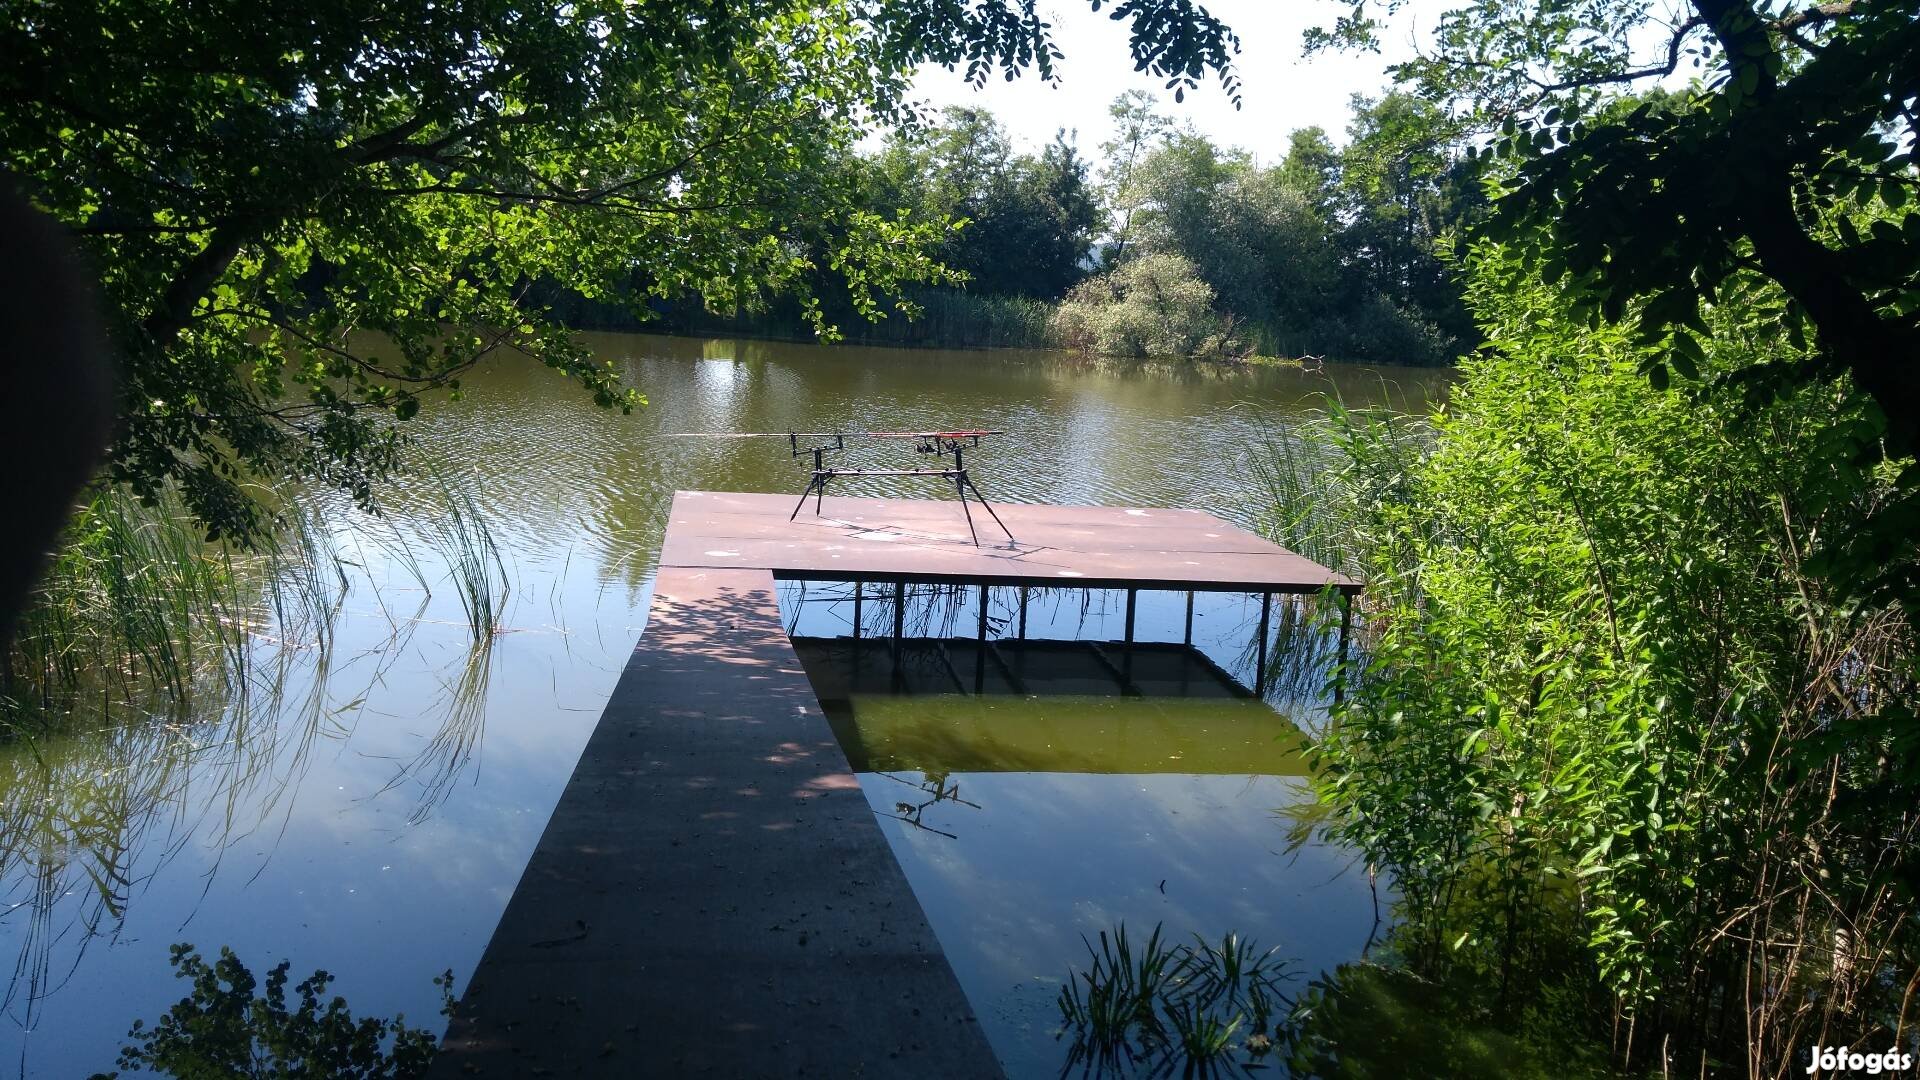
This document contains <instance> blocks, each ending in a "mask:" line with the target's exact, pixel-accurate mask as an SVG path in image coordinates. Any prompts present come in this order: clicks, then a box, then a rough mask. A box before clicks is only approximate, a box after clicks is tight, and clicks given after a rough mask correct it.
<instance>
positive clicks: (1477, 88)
mask: <svg viewBox="0 0 1920 1080" xmlns="http://www.w3.org/2000/svg"><path fill="white" fill-rule="evenodd" d="M1400 2H1401V0H1386V2H1385V3H1376V2H1375V0H1358V2H1356V3H1355V4H1354V5H1353V6H1352V8H1351V9H1350V11H1349V14H1348V15H1347V16H1346V17H1344V18H1342V19H1341V20H1339V21H1338V22H1337V23H1336V24H1335V25H1334V26H1333V27H1331V28H1329V29H1327V30H1324V31H1321V32H1319V33H1318V34H1317V35H1313V39H1314V40H1316V41H1318V42H1319V43H1322V44H1327V43H1333V42H1346V43H1360V44H1370V43H1372V41H1373V39H1374V36H1375V35H1376V34H1377V32H1378V29H1379V22H1378V18H1377V15H1378V14H1379V13H1380V12H1381V11H1382V10H1383V9H1384V10H1391V9H1393V8H1396V7H1398V6H1400ZM1436 43H1437V46H1438V47H1437V48H1436V49H1435V50H1434V51H1433V52H1432V53H1431V54H1430V55H1428V56H1425V57H1422V58H1421V59H1419V60H1416V61H1413V62H1410V63H1408V64H1405V65H1402V66H1401V67H1400V68H1399V69H1398V71H1397V74H1398V75H1399V76H1400V77H1401V78H1402V79H1404V80H1407V81H1409V82H1411V83H1412V84H1414V85H1415V86H1416V87H1418V88H1419V90H1420V91H1421V92H1422V93H1423V94H1425V95H1426V96H1427V97H1429V98H1430V99H1432V100H1435V101H1441V102H1446V103H1451V104H1455V105H1460V106H1463V107H1464V111H1465V114H1466V115H1467V116H1468V117H1469V118H1470V119H1472V120H1475V121H1477V122H1479V123H1480V124H1481V125H1483V126H1484V127H1486V128H1489V129H1491V128H1496V127H1497V129H1498V132H1499V134H1498V136H1497V138H1496V142H1495V144H1494V145H1495V149H1496V150H1497V152H1499V154H1500V155H1501V156H1502V157H1503V159H1504V160H1505V162H1506V168H1507V170H1508V171H1509V173H1510V176H1509V177H1508V179H1507V180H1506V182H1505V185H1504V190H1503V192H1502V194H1501V196H1500V197H1499V198H1498V199H1497V200H1496V202H1495V203H1494V206H1493V213H1492V215H1491V217H1490V219H1489V221H1488V224H1487V227H1486V229H1485V231H1484V233H1483V235H1487V236H1491V237H1495V238H1498V239H1501V240H1503V241H1505V242H1507V243H1509V244H1511V245H1513V246H1514V247H1515V249H1516V251H1517V252H1518V253H1519V254H1520V255H1522V256H1523V257H1524V258H1525V259H1526V260H1527V261H1528V263H1529V265H1532V266H1536V267H1538V268H1539V269H1540V271H1541V272H1542V273H1543V274H1544V275H1545V277H1546V278H1547V280H1548V281H1550V282H1560V281H1565V282H1566V283H1567V285H1566V287H1567V288H1568V289H1569V290H1570V292H1569V295H1570V296H1572V297H1573V298H1574V300H1575V303H1576V307H1577V309H1578V311H1579V313H1580V314H1581V315H1582V317H1584V318H1586V319H1588V320H1590V322H1591V323H1592V324H1595V325H1597V324H1598V323H1599V322H1601V321H1608V322H1613V321H1618V320H1620V319H1622V318H1625V317H1627V316H1628V315H1629V314H1631V316H1632V319H1633V323H1634V325H1635V327H1636V330H1637V333H1638V338H1639V340H1640V341H1641V342H1643V343H1645V344H1647V345H1649V346H1652V348H1651V349H1650V351H1649V352H1647V353H1646V354H1645V355H1644V357H1643V359H1642V363H1643V365H1644V368H1645V371H1646V373H1647V375H1648V376H1649V377H1650V378H1651V379H1652V380H1653V381H1654V383H1655V385H1656V386H1665V385H1666V384H1667V382H1668V380H1669V379H1670V378H1671V375H1670V373H1678V374H1679V375H1681V376H1682V377H1687V378H1691V377H1694V376H1696V375H1697V374H1698V373H1699V372H1700V369H1701V367H1702V357H1703V351H1704V348H1705V345H1704V343H1705V341H1706V339H1707V338H1709V337H1710V336H1711V334H1712V317H1711V315H1710V314H1709V309H1710V308H1712V307H1714V306H1715V305H1734V306H1743V305H1754V304H1770V305H1773V308H1774V313H1775V315H1776V316H1777V319H1778V321H1779V322H1780V323H1781V325H1783V326H1784V327H1785V328H1786V331H1787V333H1788V334H1789V337H1790V340H1791V342H1792V343H1793V344H1794V346H1795V347H1794V348H1792V349H1790V350H1783V351H1781V352H1779V353H1777V354H1773V355H1765V356H1755V357H1752V362H1751V363H1749V364H1747V365H1744V366H1742V367H1741V368H1739V369H1738V370H1734V371H1727V372H1723V373H1721V375H1720V376H1719V378H1721V379H1722V380H1724V381H1726V382H1728V383H1731V384H1734V385H1738V386H1741V387H1742V388H1743V389H1744V390H1745V391H1746V392H1747V394H1748V397H1749V400H1750V401H1751V402H1752V403H1755V404H1759V403H1764V402H1765V401H1766V400H1768V399H1770V398H1771V397H1773V396H1775V395H1777V394H1781V393H1785V392H1787V391H1788V390H1789V389H1790V388H1792V387H1795V386H1799V385H1804V384H1807V383H1810V382H1823V381H1830V380H1833V379H1836V378H1839V377H1841V376H1845V377H1846V379H1847V380H1848V381H1849V383H1850V385H1852V386H1853V387H1855V388H1857V389H1858V390H1859V391H1860V392H1862V393H1864V394H1865V395H1867V396H1868V397H1869V398H1870V399H1871V400H1872V401H1873V402H1874V403H1875V405H1876V406H1877V409H1876V410H1875V412H1876V415H1875V417H1874V418H1873V420H1872V423H1871V425H1870V426H1869V427H1868V428H1865V429H1862V430H1861V431H1860V432H1858V433H1856V434H1855V435H1852V436H1849V437H1848V438H1847V439H1845V440H1843V441H1842V442H1841V443H1838V444H1836V445H1835V446H1834V447H1833V448H1831V452H1832V453H1833V454H1834V455H1835V456H1836V457H1837V458H1838V459H1840V460H1843V461H1847V462H1849V463H1850V464H1851V466H1852V467H1853V468H1855V469H1856V470H1857V471H1859V472H1860V473H1861V474H1862V475H1863V476H1864V474H1865V472H1867V471H1869V470H1871V469H1873V468H1874V467H1875V465H1876V464H1877V463H1878V462H1879V461H1881V460H1883V459H1887V458H1893V459H1900V458H1908V457H1911V456H1912V455H1913V454H1914V453H1915V451H1916V450H1920V218H1917V217H1915V215H1914V213H1913V208H1912V204H1913V203H1914V201H1915V200H1914V196H1915V194H1916V189H1920V143H1916V140H1915V137H1916V135H1920V112H1916V109H1915V104H1914V102H1915V99H1916V97H1917V96H1920V14H1916V12H1915V10H1914V7H1913V5H1912V4H1911V3H1909V2H1905V0H1831V2H1825V3H1817V4H1805V3H1798V2H1792V0H1690V2H1689V3H1688V4H1686V5H1684V6H1683V7H1682V8H1681V10H1680V13H1679V16H1678V17H1677V18H1676V19H1675V20H1674V21H1672V22H1668V21H1667V20H1666V18H1665V13H1664V11H1663V9H1661V8H1659V7H1658V6H1657V5H1648V4H1645V3H1641V2H1640V0H1589V2H1584V3H1579V4H1572V5H1565V4H1554V3H1545V2H1538V0H1536V2H1527V3H1521V4H1518V5H1515V4H1510V3H1505V2H1503V0H1472V2H1470V3H1466V4H1464V5H1463V6H1461V7H1459V8H1458V9H1456V10H1454V11H1452V12H1450V13H1449V14H1448V15H1446V16H1445V17H1444V18H1443V19H1442V21H1441V24H1440V26H1439V28H1438V32H1437V37H1436ZM1689 74H1691V75H1693V76H1694V79H1695V81H1694V82H1693V84H1692V86H1691V87H1690V88H1689V89H1687V90H1686V91H1685V92H1683V93H1680V94H1665V93H1654V94H1651V95H1650V96H1649V97H1647V98H1646V99H1644V100H1641V101H1638V102H1635V103H1630V104H1628V105H1627V106H1625V107H1621V106H1619V105H1618V104H1617V98H1616V97H1615V96H1614V95H1616V94H1617V93H1618V92H1619V91H1621V90H1622V89H1637V90H1653V89H1657V88H1658V87H1659V86H1660V84H1661V82H1662V81H1664V80H1670V78H1671V77H1674V76H1680V77H1684V76H1686V75H1689ZM1801 343H1805V344H1806V345H1808V346H1809V347H1808V348H1804V349H1803V348H1800V347H1798V346H1799V345H1800V344H1801ZM1901 487H1902V489H1903V492H1904V496H1903V497H1902V498H1900V499H1897V500H1894V501H1892V502H1890V503H1888V504H1887V505H1886V506H1885V507H1883V508H1882V509H1881V511H1880V512H1879V513H1877V514H1876V515H1875V516H1874V518H1873V519H1872V520H1871V521H1868V522H1863V523H1860V525H1859V527H1858V528H1856V529H1855V530H1853V531H1852V532H1851V533H1850V534H1849V535H1848V536H1847V537H1846V538H1845V539H1844V542H1843V543H1842V544H1841V545H1840V546H1837V547H1834V548H1831V549H1829V550H1827V551H1825V552H1823V553H1822V560H1823V563H1824V564H1825V565H1826V567H1827V569H1828V570H1829V571H1831V572H1833V573H1835V574H1836V575H1837V579H1839V580H1845V581H1848V582H1849V583H1850V586H1851V587H1853V588H1855V589H1857V590H1859V591H1861V592H1863V593H1864V594H1866V595H1869V596H1878V597H1881V598H1890V597H1894V596H1904V597H1907V598H1908V599H1913V598H1916V597H1920V561H1917V560H1916V558H1915V543H1916V541H1915V538H1916V537H1917V536H1920V472H1916V471H1914V470H1911V469H1909V470H1908V472H1907V475H1906V476H1905V477H1904V478H1903V479H1902V481H1901Z"/></svg>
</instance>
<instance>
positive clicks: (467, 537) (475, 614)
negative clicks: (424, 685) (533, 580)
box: [429, 470, 513, 644]
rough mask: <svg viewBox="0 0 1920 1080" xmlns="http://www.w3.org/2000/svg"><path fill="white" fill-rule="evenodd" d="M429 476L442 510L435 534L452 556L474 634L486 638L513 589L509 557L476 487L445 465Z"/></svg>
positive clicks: (455, 579) (495, 628)
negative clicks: (503, 554)
mask: <svg viewBox="0 0 1920 1080" xmlns="http://www.w3.org/2000/svg"><path fill="white" fill-rule="evenodd" d="M429 481H430V491H431V494H432V496H433V498H434V500H435V503H436V505H435V507H434V512H435V513H436V515H437V520H436V521H435V523H434V528H433V531H432V533H431V535H432V537H433V539H434V542H435V544H436V546H437V547H438V548H439V551H440V554H441V555H442V556H443V557H444V558H445V559H446V562H447V568H448V573H449V577H451V579H452V581H453V587H454V592H455V593H456V594H457V595H458V596H459V598H460V607H461V609H462V610H463V611H465V612H466V616H467V625H468V626H469V627H470V628H471V629H472V630H473V637H474V640H475V641H476V642H478V643H482V644H484V643H485V642H488V641H490V640H492V638H493V635H495V634H497V633H499V632H500V629H501V626H500V620H501V618H502V616H503V615H504V614H505V611H506V604H507V599H508V597H509V596H511V595H512V592H513V587H512V584H511V582H510V581H509V579H508V576H507V566H506V562H505V561H504V560H503V559H502V558H501V557H500V547H499V545H498V544H496V543H494V539H493V533H492V532H491V531H489V530H488V528H487V519H486V516H485V515H484V514H483V513H481V511H480V507H479V504H478V503H476V502H475V501H474V498H473V492H472V490H471V489H469V488H468V487H467V486H466V485H464V484H461V483H456V482H454V481H453V480H451V479H450V478H449V477H448V476H447V474H446V473H444V472H442V471H440V470H430V472H429Z"/></svg>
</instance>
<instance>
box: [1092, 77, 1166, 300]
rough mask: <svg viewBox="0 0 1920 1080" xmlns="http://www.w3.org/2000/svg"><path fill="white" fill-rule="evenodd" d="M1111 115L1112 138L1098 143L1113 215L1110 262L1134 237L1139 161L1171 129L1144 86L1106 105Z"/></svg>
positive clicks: (1139, 197)
mask: <svg viewBox="0 0 1920 1080" xmlns="http://www.w3.org/2000/svg"><path fill="white" fill-rule="evenodd" d="M1107 115H1108V116H1110V117H1112V118H1113V123H1114V133H1113V138H1111V139H1109V140H1107V141H1106V142H1103V143H1101V144H1100V152H1101V153H1103V154H1105V155H1106V158H1107V168H1106V172H1105V174H1104V175H1103V176H1102V177H1101V182H1102V185H1103V187H1104V189H1105V191H1106V193H1107V206H1108V209H1109V211H1110V213H1111V214H1112V217H1113V224H1114V230H1113V249H1112V250H1111V251H1110V252H1108V253H1107V260H1106V261H1107V263H1108V264H1109V265H1111V264H1113V263H1118V262H1120V261H1121V260H1122V259H1125V258H1126V257H1127V245H1128V243H1129V242H1131V240H1132V239H1133V217H1134V214H1135V213H1136V212H1138V210H1139V209H1140V203H1141V201H1142V200H1143V199H1144V198H1145V196H1144V194H1143V193H1142V192H1141V190H1140V188H1139V186H1138V184H1137V183H1136V182H1135V176H1136V173H1137V171H1138V169H1139V166H1140V163H1141V162H1143V161H1145V160H1146V158H1147V155H1148V154H1150V153H1152V152H1153V149H1154V147H1156V146H1158V145H1159V144H1160V143H1161V141H1162V140H1164V139H1165V138H1166V137H1167V136H1168V134H1170V133H1171V132H1172V131H1173V122H1172V121H1170V120H1168V119H1167V118H1166V117H1165V116H1163V115H1161V113H1160V111H1159V109H1158V108H1157V107H1156V106H1155V103H1154V100H1153V95H1152V94H1149V93H1147V92H1146V91H1145V90H1129V91H1127V92H1126V93H1124V94H1121V95H1120V96H1119V97H1116V98H1114V99H1113V103H1112V104H1111V105H1108V106H1107Z"/></svg>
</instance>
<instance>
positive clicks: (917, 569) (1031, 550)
mask: <svg viewBox="0 0 1920 1080" xmlns="http://www.w3.org/2000/svg"><path fill="white" fill-rule="evenodd" d="M996 508H997V509H998V510H999V512H1000V515H1001V516H1002V517H1003V518H1005V519H1006V523H1007V527H1008V529H1010V530H1011V531H1012V533H1013V535H1014V536H1016V537H1018V539H1017V540H1015V541H1012V542H1007V541H1005V540H1003V539H1002V540H999V542H998V543H995V542H993V541H994V540H996V539H998V538H996V537H992V536H991V535H989V534H987V533H982V534H981V544H980V546H979V547H975V546H974V544H973V542H972V541H971V539H970V538H969V536H968V532H967V522H966V518H965V517H964V515H963V514H962V512H961V509H960V505H959V504H958V503H957V502H952V501H941V500H932V499H856V498H843V497H839V496H833V495H829V496H828V497H827V498H826V501H825V508H824V512H823V513H821V514H819V515H817V516H816V515H815V514H814V513H813V512H812V509H813V507H812V503H811V501H809V504H808V506H807V508H806V509H805V510H802V511H801V513H800V516H799V517H798V518H797V519H795V520H793V521H788V520H787V515H788V514H789V513H790V512H791V511H792V509H793V496H791V495H773V494H766V495H763V494H750V493H745V492H732V491H680V492H675V493H674V498H673V509H672V512H671V514H670V516H669V519H668V525H667V534H666V540H665V542H664V543H663V544H662V545H661V550H660V565H661V566H662V567H703V568H722V567H735V568H739V567H751V568H753V569H760V570H769V571H772V572H773V573H774V575H775V576H777V577H785V578H801V577H804V578H816V579H831V580H853V579H856V578H859V579H864V580H869V581H885V580H901V579H912V580H916V581H965V582H977V581H984V582H988V583H990V584H1009V585H1012V584H1021V585H1052V586H1074V587H1088V588H1142V589H1180V590H1185V589H1197V590H1202V591H1206V590H1218V591H1234V592H1243V591H1244V592H1277V593H1311V592H1318V591H1320V590H1321V589H1323V588H1326V587H1327V586H1329V585H1332V586H1333V587H1335V588H1337V589H1340V590H1342V591H1345V592H1355V591H1358V589H1359V584H1358V583H1357V582H1355V581H1354V580H1353V579H1351V578H1349V577H1347V576H1345V575H1343V574H1338V573H1335V572H1334V571H1332V570H1329V569H1328V568H1327V567H1324V566H1321V565H1320V564H1319V563H1316V562H1314V561H1313V560H1311V559H1307V558H1304V557H1302V556H1299V555H1296V554H1294V553H1293V552H1291V551H1288V550H1287V549H1285V548H1283V547H1281V546H1279V545H1278V544H1275V543H1272V542H1270V541H1267V540H1264V539H1262V538H1260V537H1258V536H1255V535H1253V534H1252V533H1250V532H1247V531H1246V530H1245V529H1241V528H1237V527H1235V526H1233V525H1229V524H1227V523H1226V522H1224V521H1222V520H1220V519H1219V518H1217V517H1214V516H1213V515H1212V514H1208V513H1204V512H1202V511H1199V510H1168V509H1157V508H1147V507H1118V506H1044V505H1026V504H1004V503H1003V504H996Z"/></svg>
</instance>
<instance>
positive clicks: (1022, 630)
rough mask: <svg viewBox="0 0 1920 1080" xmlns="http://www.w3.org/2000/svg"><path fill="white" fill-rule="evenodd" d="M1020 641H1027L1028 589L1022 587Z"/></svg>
mask: <svg viewBox="0 0 1920 1080" xmlns="http://www.w3.org/2000/svg"><path fill="white" fill-rule="evenodd" d="M1020 640H1021V641H1025V640H1027V587H1026V586H1025V585H1022V586H1020Z"/></svg>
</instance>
